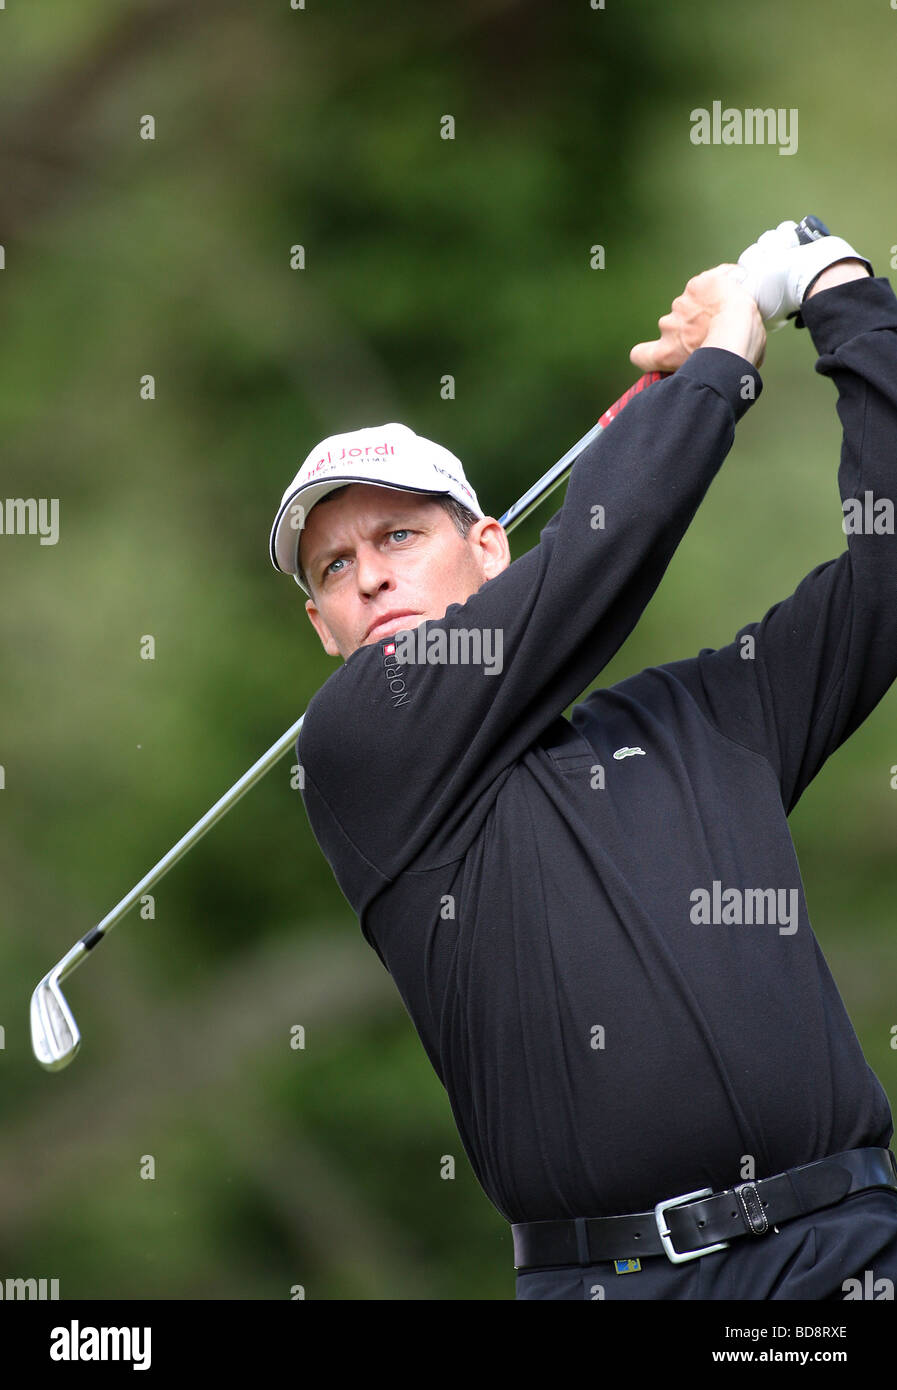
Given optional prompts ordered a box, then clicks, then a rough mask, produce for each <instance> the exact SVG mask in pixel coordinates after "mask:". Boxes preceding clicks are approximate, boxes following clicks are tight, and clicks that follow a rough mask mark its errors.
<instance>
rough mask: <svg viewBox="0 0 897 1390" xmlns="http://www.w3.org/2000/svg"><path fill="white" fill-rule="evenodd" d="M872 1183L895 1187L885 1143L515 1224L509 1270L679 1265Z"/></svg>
mask: <svg viewBox="0 0 897 1390" xmlns="http://www.w3.org/2000/svg"><path fill="white" fill-rule="evenodd" d="M869 1187H885V1188H890V1190H891V1191H892V1192H897V1158H895V1157H894V1155H893V1154H892V1153H891V1150H890V1149H849V1150H848V1151H847V1152H846V1153H841V1154H833V1155H832V1156H831V1158H822V1159H819V1160H818V1161H817V1162H816V1163H804V1164H801V1166H800V1167H799V1168H789V1169H788V1170H787V1171H786V1172H784V1173H777V1174H776V1175H775V1176H774V1177H771V1178H760V1179H759V1180H758V1181H756V1182H742V1183H738V1185H737V1186H736V1187H732V1188H726V1190H725V1191H724V1192H716V1193H714V1192H713V1189H712V1188H710V1187H704V1188H701V1189H700V1191H698V1192H685V1193H683V1194H682V1196H681V1197H669V1198H667V1200H666V1201H663V1202H658V1203H657V1205H656V1206H655V1207H654V1209H653V1211H640V1212H636V1213H635V1214H633V1215H631V1216H597V1217H582V1216H581V1217H577V1218H576V1219H575V1220H572V1221H527V1222H524V1223H523V1224H517V1225H512V1226H511V1232H512V1235H513V1237H514V1268H515V1269H518V1270H520V1269H534V1268H538V1267H541V1266H546V1265H591V1264H597V1263H598V1262H599V1261H600V1260H629V1259H639V1258H641V1257H642V1256H644V1255H666V1256H667V1257H668V1259H670V1260H672V1262H673V1264H679V1263H680V1262H681V1261H683V1260H694V1259H697V1258H698V1256H699V1255H709V1254H710V1253H711V1251H713V1250H724V1249H726V1247H727V1246H728V1244H729V1242H730V1241H731V1240H734V1239H737V1238H738V1237H739V1236H747V1235H753V1236H762V1235H765V1234H766V1233H767V1231H769V1230H771V1229H772V1227H774V1226H779V1225H781V1224H782V1222H784V1221H791V1220H793V1218H794V1217H796V1216H806V1215H808V1214H809V1213H810V1212H814V1211H819V1210H820V1209H821V1208H822V1207H830V1206H833V1205H834V1204H835V1203H836V1202H840V1201H841V1200H842V1198H844V1197H849V1196H850V1194H851V1193H853V1192H863V1191H865V1190H866V1188H869Z"/></svg>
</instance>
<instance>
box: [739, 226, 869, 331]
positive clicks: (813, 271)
mask: <svg viewBox="0 0 897 1390" xmlns="http://www.w3.org/2000/svg"><path fill="white" fill-rule="evenodd" d="M850 256H856V258H857V259H858V260H860V261H862V262H863V264H864V265H865V266H866V267H867V269H868V271H869V274H870V275H874V274H875V271H874V270H873V269H872V266H871V264H870V262H869V261H867V260H866V258H865V256H861V255H860V254H859V252H858V251H854V249H853V247H852V246H850V245H848V243H847V242H846V241H844V240H843V238H842V237H839V236H824V237H820V238H819V240H818V241H808V242H806V243H802V242H801V241H800V240H799V239H798V236H797V223H796V222H780V223H779V225H778V226H777V227H775V228H774V229H773V230H772V231H769V232H764V233H763V235H762V236H761V237H759V238H758V239H757V240H756V241H755V242H754V244H753V245H752V246H749V247H748V248H747V250H746V251H742V253H741V255H740V256H739V257H738V264H739V266H741V267H742V270H743V275H742V276H741V277H740V280H741V284H742V285H743V286H744V288H745V289H746V290H747V292H748V294H749V295H751V297H752V298H753V299H755V300H756V302H757V308H758V309H759V310H760V317H761V318H762V319H763V321H764V323H765V324H766V325H767V327H768V328H780V327H782V326H783V325H784V323H785V322H786V320H787V319H789V318H793V317H794V316H795V314H797V313H799V312H800V306H801V304H802V302H803V298H804V295H805V294H806V292H807V290H808V289H809V287H810V284H811V282H812V281H813V280H815V279H816V277H817V275H820V274H821V273H822V271H823V270H826V269H827V268H828V267H829V266H830V265H833V264H834V263H835V261H843V260H845V259H846V258H847V257H850Z"/></svg>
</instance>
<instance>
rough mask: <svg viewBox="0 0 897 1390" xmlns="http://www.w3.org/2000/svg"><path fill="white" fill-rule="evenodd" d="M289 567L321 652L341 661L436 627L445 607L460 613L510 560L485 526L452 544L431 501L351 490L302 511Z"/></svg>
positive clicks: (449, 526)
mask: <svg viewBox="0 0 897 1390" xmlns="http://www.w3.org/2000/svg"><path fill="white" fill-rule="evenodd" d="M299 558H300V561H301V563H302V567H303V569H304V571H305V576H306V579H307V581H308V587H309V589H310V591H311V595H312V597H311V598H310V599H308V601H307V602H306V605H305V609H306V612H307V613H308V616H309V618H310V619H311V621H312V623H313V624H314V627H315V630H316V632H317V633H318V636H319V637H320V639H321V642H322V643H323V646H324V650H325V651H326V652H327V653H328V654H329V655H330V656H341V657H342V658H343V660H344V661H345V660H346V659H347V658H348V657H350V656H351V655H352V653H353V652H354V651H357V650H358V648H359V647H366V646H370V645H371V644H372V643H374V642H378V641H380V639H381V638H383V637H387V636H390V635H391V634H392V633H394V632H398V631H400V630H401V629H404V628H415V627H417V626H418V624H419V623H422V622H423V621H424V620H425V619H427V618H442V617H444V616H445V611H446V609H447V608H448V606H449V604H451V603H465V602H466V601H467V599H468V598H469V597H470V595H471V594H474V593H476V591H477V589H480V588H482V586H483V584H485V583H486V581H487V580H488V579H492V578H493V577H494V576H495V575H496V574H500V573H501V571H502V570H503V569H505V568H506V567H507V566H508V564H509V563H510V559H511V557H510V550H509V547H508V539H507V536H506V535H505V532H504V530H503V528H502V526H501V525H500V523H499V522H498V521H496V520H495V518H494V517H484V518H482V519H478V520H477V521H476V523H475V524H474V525H472V526H471V528H470V531H469V532H468V533H467V536H461V535H459V533H458V531H457V530H456V528H455V524H454V522H453V521H452V518H451V517H450V516H449V515H448V513H447V512H446V511H445V510H444V508H443V507H441V506H440V505H439V503H438V502H435V501H433V499H432V498H428V497H424V496H422V495H421V494H420V493H414V492H401V491H399V490H397V489H393V488H386V487H378V486H377V485H375V484H373V483H352V484H351V486H350V487H347V488H346V490H345V491H344V492H341V493H340V494H339V496H338V497H335V498H334V499H333V501H332V502H327V503H325V504H322V505H319V506H315V507H312V509H311V511H310V512H309V514H308V518H307V520H306V523H305V527H304V528H303V530H302V531H301V533H300V537H299ZM389 614H392V615H393V616H392V617H391V618H389V619H388V620H387V621H385V622H384V621H383V619H384V618H386V617H387V615H389Z"/></svg>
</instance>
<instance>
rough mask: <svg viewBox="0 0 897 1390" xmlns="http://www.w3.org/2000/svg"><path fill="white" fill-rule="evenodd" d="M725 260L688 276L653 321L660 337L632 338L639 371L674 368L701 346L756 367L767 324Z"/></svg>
mask: <svg viewBox="0 0 897 1390" xmlns="http://www.w3.org/2000/svg"><path fill="white" fill-rule="evenodd" d="M739 273H740V272H739V268H738V266H736V265H731V264H728V263H724V264H722V265H718V266H714V267H713V269H712V270H705V271H703V272H702V273H701V274H700V275H695V276H694V277H693V278H692V279H691V280H689V282H688V284H687V285H686V287H685V289H684V290H683V292H682V294H680V295H679V296H678V298H676V299H674V300H673V304H672V308H671V311H670V313H668V314H664V316H663V318H660V319H658V320H657V326H658V328H659V329H660V337H659V338H658V339H655V341H654V342H650V343H636V345H635V347H634V348H633V349H632V351H631V352H630V354H629V360H630V362H631V363H632V364H633V366H635V367H639V368H640V369H641V370H642V371H643V372H674V371H675V370H676V368H677V367H681V366H682V363H683V362H684V361H685V360H686V359H687V358H688V357H690V356H691V354H692V353H693V352H694V351H695V350H696V349H697V348H699V347H721V348H726V349H727V350H728V351H729V352H735V353H737V354H738V356H739V357H745V358H747V360H748V361H749V362H752V363H753V364H754V366H755V367H759V366H761V365H762V362H763V357H764V354H765V352H766V328H765V326H764V323H763V320H762V318H761V317H760V311H759V309H758V308H757V305H756V302H755V301H754V300H753V299H752V298H751V296H750V295H749V294H748V293H747V291H746V290H744V289H743V288H742V286H741V285H740V284H739V283H738V279H737V278H736V277H737V276H738V275H739Z"/></svg>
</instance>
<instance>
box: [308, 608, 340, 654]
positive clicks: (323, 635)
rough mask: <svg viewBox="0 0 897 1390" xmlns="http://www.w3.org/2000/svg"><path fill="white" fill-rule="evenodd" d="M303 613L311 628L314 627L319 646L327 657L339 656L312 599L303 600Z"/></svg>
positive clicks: (337, 648)
mask: <svg viewBox="0 0 897 1390" xmlns="http://www.w3.org/2000/svg"><path fill="white" fill-rule="evenodd" d="M305 611H306V613H307V614H308V616H309V618H310V619H311V622H312V626H313V627H314V630H315V632H316V633H317V634H318V636H319V637H320V639H321V645H322V646H323V648H324V650H325V652H326V653H327V655H328V656H341V655H342V653H341V651H340V649H339V647H338V646H337V645H336V643H335V642H334V640H333V637H332V635H331V632H330V628H329V627H328V626H327V624H326V623H325V622H324V619H323V618H322V617H321V615H320V613H319V612H318V610H317V608H316V607H315V603H314V600H313V599H310V598H309V599H306V600H305Z"/></svg>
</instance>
